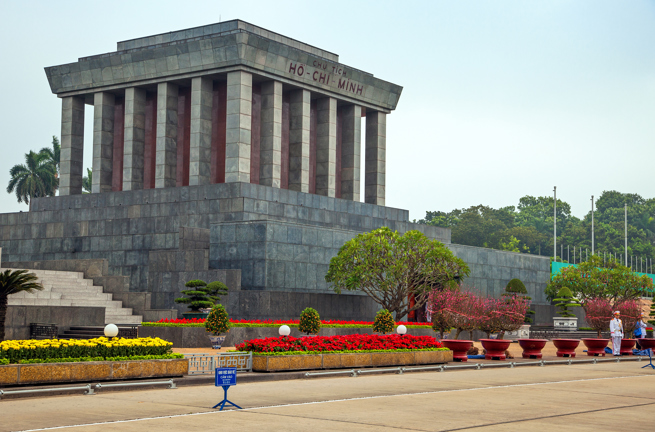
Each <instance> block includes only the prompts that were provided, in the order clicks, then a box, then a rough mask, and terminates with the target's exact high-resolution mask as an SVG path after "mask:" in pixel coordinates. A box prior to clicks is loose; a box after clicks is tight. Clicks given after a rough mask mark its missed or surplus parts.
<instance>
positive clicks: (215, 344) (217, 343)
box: [208, 335, 226, 349]
mask: <svg viewBox="0 0 655 432" xmlns="http://www.w3.org/2000/svg"><path fill="white" fill-rule="evenodd" d="M208 336H209V340H210V341H211V342H212V348H213V349H221V345H223V342H225V337H226V336H214V335H208Z"/></svg>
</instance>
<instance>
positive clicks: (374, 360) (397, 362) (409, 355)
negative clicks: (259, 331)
mask: <svg viewBox="0 0 655 432" xmlns="http://www.w3.org/2000/svg"><path fill="white" fill-rule="evenodd" d="M450 361H453V352H452V351H408V352H389V353H361V354H359V353H350V354H307V355H278V356H267V355H256V354H255V355H253V356H252V370H253V371H255V372H277V371H294V370H316V369H345V368H356V367H371V366H377V367H380V366H410V365H424V364H437V363H448V362H450Z"/></svg>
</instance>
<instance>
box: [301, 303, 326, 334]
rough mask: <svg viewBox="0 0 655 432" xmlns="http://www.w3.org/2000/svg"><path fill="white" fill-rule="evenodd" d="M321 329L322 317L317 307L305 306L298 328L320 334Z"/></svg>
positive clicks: (309, 332) (308, 332) (306, 332)
mask: <svg viewBox="0 0 655 432" xmlns="http://www.w3.org/2000/svg"><path fill="white" fill-rule="evenodd" d="M320 329H321V317H320V316H319V315H318V312H316V309H312V308H305V310H303V311H302V312H301V313H300V321H299V322H298V330H299V331H301V332H303V333H305V334H308V335H309V334H318V331H319V330H320Z"/></svg>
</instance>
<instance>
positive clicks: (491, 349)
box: [480, 339, 512, 360]
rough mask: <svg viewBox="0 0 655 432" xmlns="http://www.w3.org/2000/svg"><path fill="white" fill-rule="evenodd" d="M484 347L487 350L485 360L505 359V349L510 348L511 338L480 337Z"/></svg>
mask: <svg viewBox="0 0 655 432" xmlns="http://www.w3.org/2000/svg"><path fill="white" fill-rule="evenodd" d="M480 343H482V347H483V348H484V349H486V350H487V352H486V354H485V355H484V359H485V360H505V359H506V358H507V357H506V356H505V350H506V349H507V348H509V344H511V343H512V341H511V340H504V339H480Z"/></svg>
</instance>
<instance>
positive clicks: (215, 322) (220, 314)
mask: <svg viewBox="0 0 655 432" xmlns="http://www.w3.org/2000/svg"><path fill="white" fill-rule="evenodd" d="M205 330H207V331H208V332H210V333H212V334H214V335H216V336H218V335H219V334H221V333H227V332H228V331H229V330H230V320H229V319H228V316H227V311H226V310H225V308H224V307H223V305H220V304H219V305H216V306H214V307H213V308H212V310H211V312H209V315H208V316H207V321H205Z"/></svg>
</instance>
